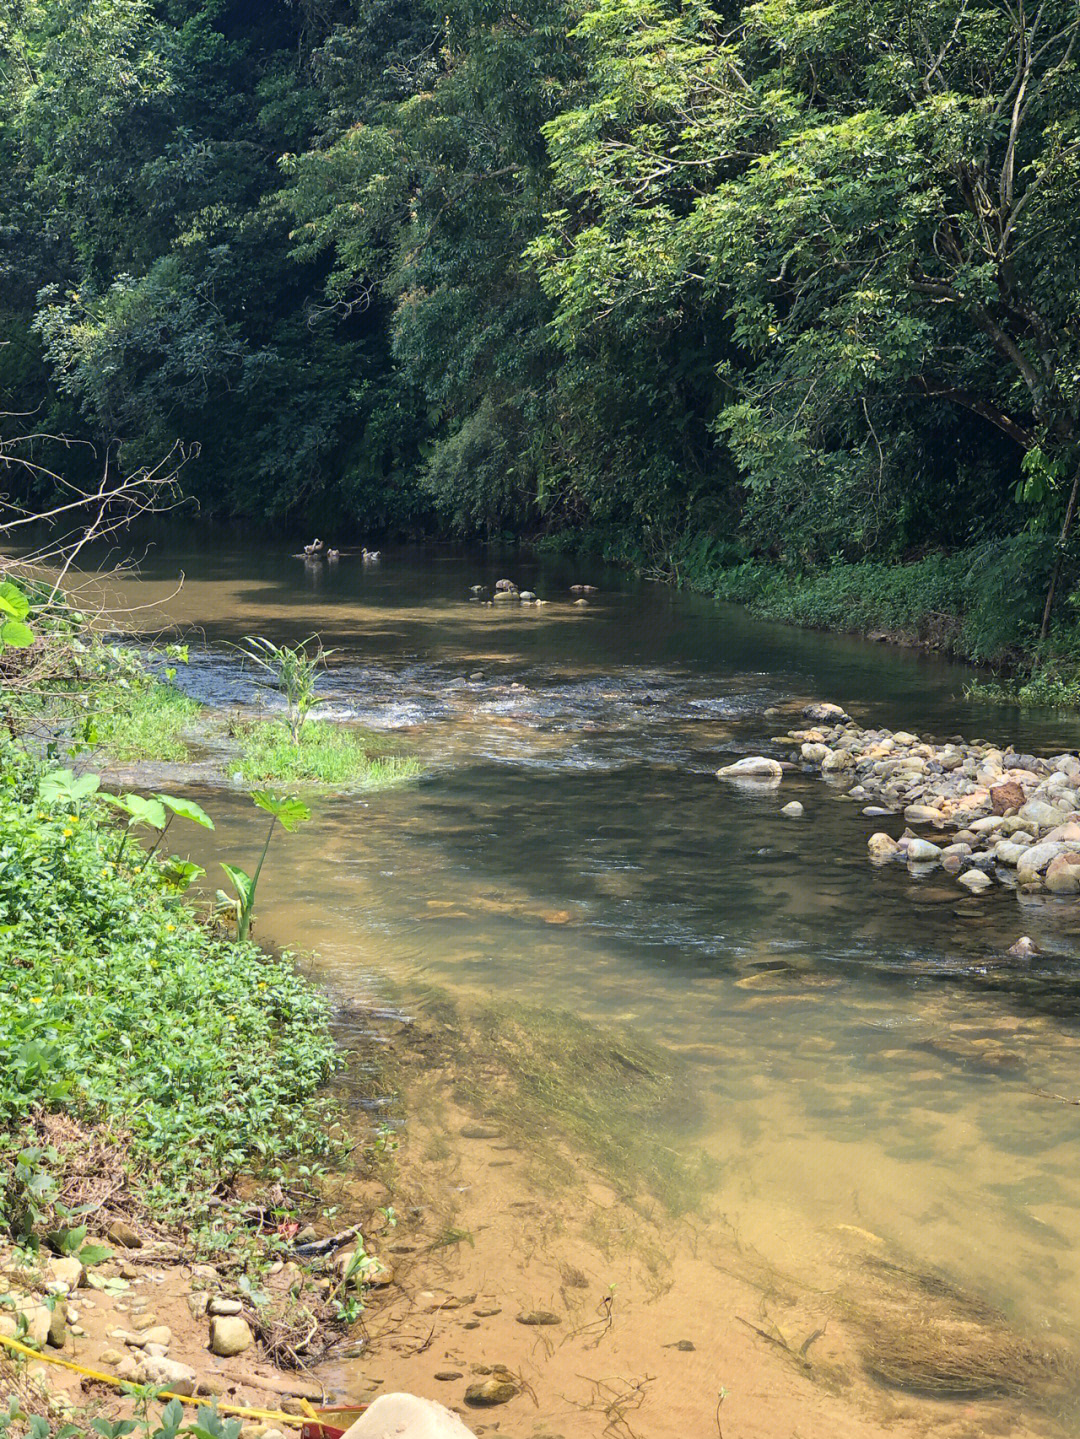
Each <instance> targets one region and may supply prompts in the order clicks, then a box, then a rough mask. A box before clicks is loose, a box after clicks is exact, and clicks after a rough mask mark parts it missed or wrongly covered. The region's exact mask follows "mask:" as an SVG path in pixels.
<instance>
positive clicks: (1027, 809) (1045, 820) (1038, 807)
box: [1020, 799, 1065, 829]
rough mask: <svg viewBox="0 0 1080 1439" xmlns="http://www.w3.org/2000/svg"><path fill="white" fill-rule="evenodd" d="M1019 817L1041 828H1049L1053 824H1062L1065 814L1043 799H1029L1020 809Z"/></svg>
mask: <svg viewBox="0 0 1080 1439" xmlns="http://www.w3.org/2000/svg"><path fill="white" fill-rule="evenodd" d="M1020 818H1021V819H1026V820H1029V821H1030V822H1031V823H1032V824H1037V825H1038V826H1039V827H1040V828H1041V829H1049V828H1052V827H1053V826H1054V825H1058V824H1062V823H1063V822H1064V820H1065V814H1064V813H1063V811H1062V810H1060V809H1058V807H1057V806H1056V805H1053V804H1048V803H1047V802H1046V800H1044V799H1029V800H1028V802H1027V804H1025V805H1024V807H1023V808H1022V809H1021V810H1020Z"/></svg>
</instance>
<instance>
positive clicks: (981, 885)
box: [957, 869, 994, 894]
mask: <svg viewBox="0 0 1080 1439" xmlns="http://www.w3.org/2000/svg"><path fill="white" fill-rule="evenodd" d="M993 882H994V881H993V880H992V879H991V878H990V876H989V875H988V874H984V873H983V871H982V870H981V869H968V870H965V871H964V873H963V874H962V875H961V876H960V877H959V879H958V880H957V884H962V885H963V886H964V888H965V889H968V890H970V891H971V893H972V894H982V892H983V890H985V889H989V888H990V886H991V885H992V884H993Z"/></svg>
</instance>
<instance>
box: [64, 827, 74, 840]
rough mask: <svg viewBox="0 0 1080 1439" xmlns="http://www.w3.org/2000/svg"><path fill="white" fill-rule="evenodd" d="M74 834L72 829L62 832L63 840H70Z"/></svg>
mask: <svg viewBox="0 0 1080 1439" xmlns="http://www.w3.org/2000/svg"><path fill="white" fill-rule="evenodd" d="M74 833H75V831H74V830H73V829H66V830H64V838H65V839H70V838H71V836H72V835H73V834H74Z"/></svg>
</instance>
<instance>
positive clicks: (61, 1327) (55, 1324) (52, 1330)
mask: <svg viewBox="0 0 1080 1439" xmlns="http://www.w3.org/2000/svg"><path fill="white" fill-rule="evenodd" d="M47 1338H48V1341H49V1343H50V1344H51V1345H52V1347H53V1348H54V1349H63V1347H64V1345H65V1344H66V1343H67V1320H66V1319H65V1318H64V1311H63V1310H62V1309H61V1308H60V1306H59V1304H58V1305H57V1306H56V1308H55V1309H54V1310H53V1312H52V1315H51V1317H50V1319H49V1333H48V1336H47Z"/></svg>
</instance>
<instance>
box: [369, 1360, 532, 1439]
mask: <svg viewBox="0 0 1080 1439" xmlns="http://www.w3.org/2000/svg"><path fill="white" fill-rule="evenodd" d="M517 1392H518V1387H517V1385H516V1384H515V1383H514V1382H513V1380H512V1379H510V1378H503V1377H502V1375H499V1374H493V1375H492V1376H491V1378H490V1379H481V1380H480V1381H479V1383H477V1384H470V1385H469V1387H468V1389H466V1390H465V1403H466V1404H475V1405H476V1406H477V1407H478V1408H490V1407H491V1406H492V1405H493V1404H505V1403H506V1402H507V1401H508V1400H510V1399H513V1398H514V1397H515V1395H516V1394H517ZM350 1432H351V1431H350ZM357 1439H359V1436H357Z"/></svg>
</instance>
